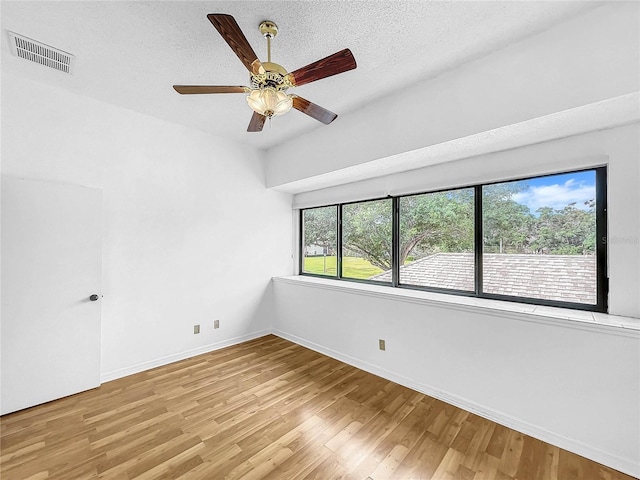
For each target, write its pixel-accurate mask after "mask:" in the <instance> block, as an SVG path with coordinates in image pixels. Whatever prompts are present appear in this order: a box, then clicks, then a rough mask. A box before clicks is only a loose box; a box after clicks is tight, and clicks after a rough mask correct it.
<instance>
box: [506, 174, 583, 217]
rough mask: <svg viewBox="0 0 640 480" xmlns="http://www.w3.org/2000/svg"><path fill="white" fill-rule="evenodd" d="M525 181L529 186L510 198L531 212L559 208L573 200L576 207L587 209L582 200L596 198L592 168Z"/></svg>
mask: <svg viewBox="0 0 640 480" xmlns="http://www.w3.org/2000/svg"><path fill="white" fill-rule="evenodd" d="M527 183H528V185H529V188H528V189H527V190H525V191H523V192H520V193H516V194H515V195H514V196H513V197H512V198H513V200H515V201H516V202H518V203H521V204H523V205H526V206H527V207H529V210H530V211H531V213H535V211H536V210H537V209H538V208H541V207H551V208H553V209H555V210H561V209H562V208H564V207H566V206H567V205H569V204H570V203H573V202H575V203H576V205H575V206H576V208H580V209H582V210H587V209H588V207H587V206H586V205H584V202H585V201H587V200H591V199H595V198H596V174H595V172H594V171H593V170H591V171H587V172H578V173H569V174H562V175H552V176H549V177H541V178H534V179H532V180H528V181H527Z"/></svg>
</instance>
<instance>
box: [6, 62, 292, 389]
mask: <svg viewBox="0 0 640 480" xmlns="http://www.w3.org/2000/svg"><path fill="white" fill-rule="evenodd" d="M53 74H56V73H55V72H54V73H53ZM261 155H262V154H261V153H260V152H258V151H256V150H254V149H251V148H245V147H241V146H238V145H236V144H233V143H231V142H228V141H226V140H224V139H221V138H216V137H212V136H208V135H206V134H204V133H201V132H197V131H192V130H189V129H186V128H184V127H181V126H178V125H174V124H170V123H166V122H163V121H160V120H157V119H154V118H151V117H147V116H144V115H141V114H138V113H135V112H132V111H129V110H126V109H123V108H120V107H116V106H113V105H108V104H105V103H102V102H99V101H95V100H92V99H89V98H86V97H80V96H76V95H74V94H70V93H68V92H65V91H62V90H60V89H57V88H53V87H50V86H47V85H44V84H39V83H35V82H32V81H29V80H26V79H24V78H21V77H20V76H17V75H16V74H14V73H12V72H9V71H4V72H3V76H2V173H3V174H6V175H12V176H20V177H26V178H34V179H41V180H51V181H55V182H64V183H71V184H78V185H85V186H91V187H96V188H101V189H103V196H104V225H103V236H104V238H103V292H102V293H103V294H104V298H103V299H102V325H103V328H102V378H103V380H107V379H112V378H116V377H119V376H123V375H126V374H129V373H132V372H134V371H139V370H143V369H145V368H149V367H151V366H153V365H156V364H158V363H166V362H169V361H172V360H176V359H178V358H182V357H185V356H188V355H191V354H194V353H197V352H200V351H206V350H209V349H213V348H216V347H218V346H221V345H225V344H228V343H233V342H236V341H240V340H242V339H246V338H250V337H252V336H257V335H261V334H264V333H265V332H269V331H270V329H271V322H272V319H271V316H270V312H271V309H270V303H271V293H270V288H271V287H270V282H269V280H270V278H271V277H272V276H274V275H283V274H290V273H291V271H292V268H293V267H292V260H291V197H290V196H289V195H286V194H282V193H278V192H272V191H268V190H266V189H265V187H264V171H263V165H262V158H261ZM214 319H219V320H220V329H218V330H215V331H214V329H213V320H214ZM194 324H200V325H201V328H202V330H201V334H200V335H194V334H193V325H194Z"/></svg>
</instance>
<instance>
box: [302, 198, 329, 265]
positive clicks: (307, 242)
mask: <svg viewBox="0 0 640 480" xmlns="http://www.w3.org/2000/svg"><path fill="white" fill-rule="evenodd" d="M302 223H303V228H304V232H303V235H304V246H305V248H306V247H309V246H311V245H318V246H319V247H323V248H325V249H326V250H325V251H326V252H328V253H329V254H333V252H332V251H333V250H335V248H336V232H337V207H335V206H333V207H320V208H310V209H308V210H305V211H304V219H303V222H302Z"/></svg>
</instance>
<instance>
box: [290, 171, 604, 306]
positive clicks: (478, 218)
mask: <svg viewBox="0 0 640 480" xmlns="http://www.w3.org/2000/svg"><path fill="white" fill-rule="evenodd" d="M589 171H593V172H595V182H596V252H595V253H596V303H595V304H586V303H574V302H565V301H559V300H547V299H541V298H533V297H520V296H512V295H503V294H494V293H486V292H484V291H483V288H482V287H483V285H482V283H483V254H484V252H483V250H484V245H483V212H482V188H483V187H485V186H489V185H495V184H500V183H508V182H517V181H523V180H533V179H539V178H545V177H551V176H555V175H566V174H574V173H581V172H589ZM461 189H473V191H474V263H475V265H474V272H475V275H474V286H475V288H474V291H466V290H453V289H447V288H438V287H427V286H420V285H412V284H402V283H400V282H399V278H400V265H399V258H400V247H399V239H400V199H401V198H403V197H409V196H414V195H422V194H428V193H438V192H448V191H454V190H461ZM384 199H390V200H391V201H392V242H391V245H392V268H391V274H392V275H391V276H392V280H391V282H380V281H372V280H368V279H356V278H348V277H343V276H342V207H343V205H350V204H355V203H365V202H370V201H377V200H384ZM329 206H335V207H336V208H337V222H336V228H337V231H336V239H337V242H336V243H337V247H336V249H337V252H336V254H337V258H336V266H337V272H336V275H322V274H316V273H308V272H304V238H303V218H304V211H305V210H309V209H310V208H308V209H307V208H305V209H300V212H299V223H300V225H299V238H300V241H299V242H298V247H299V250H298V260H299V265H298V267H299V268H298V272H299V275H304V276H310V277H320V278H327V279H332V280H341V281H348V282H357V283H366V284H369V285H379V286H389V287H395V288H403V289H408V290H420V291H426V292H434V293H445V294H448V295H460V296H465V297H473V298H485V299H489V300H501V301H507V302H514V303H524V304H531V305H539V306H549V307H560V308H570V309H574V310H585V311H592V312H600V313H607V312H608V297H609V279H608V271H607V269H608V263H607V262H608V258H607V253H608V252H607V167H606V166H598V167H589V168H581V169H578V170H568V171H560V172H553V173H547V174H543V175H533V176H526V177H518V178H509V179H504V180H497V181H492V182H486V183H481V184H473V185H463V186H456V187H451V188H443V189H435V190H428V191H422V192H413V193H407V194H403V195H397V196H392V195H388V196H386V197H376V198H368V199H365V200H358V201H351V202H344V203H330V204H327V205H320V206H318V207H312V208H321V207H329Z"/></svg>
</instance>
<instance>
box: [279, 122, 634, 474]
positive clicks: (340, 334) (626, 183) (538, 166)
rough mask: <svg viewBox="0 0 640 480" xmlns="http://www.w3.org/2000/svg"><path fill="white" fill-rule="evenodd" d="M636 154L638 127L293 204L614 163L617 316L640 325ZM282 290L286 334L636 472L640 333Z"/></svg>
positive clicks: (287, 286)
mask: <svg viewBox="0 0 640 480" xmlns="http://www.w3.org/2000/svg"><path fill="white" fill-rule="evenodd" d="M639 158H640V126H639V125H638V124H634V125H628V126H624V127H619V128H615V129H611V130H604V131H600V132H593V133H588V134H584V135H578V136H574V137H569V138H565V139H561V140H555V141H552V142H546V143H542V144H538V145H531V146H527V147H522V148H518V149H514V150H510V151H505V152H500V153H493V154H488V155H483V156H479V157H474V158H469V159H465V160H460V161H455V162H450V163H445V164H440V165H435V166H432V167H428V168H424V169H419V170H413V171H409V172H405V173H400V174H394V175H389V176H385V177H380V178H377V179H371V180H366V181H362V182H356V183H351V184H348V185H342V186H337V187H333V188H327V189H323V190H318V191H314V192H308V193H303V194H299V195H296V196H295V197H294V204H295V205H297V206H307V205H319V204H327V203H330V202H341V201H347V200H356V199H362V198H375V197H379V196H382V195H386V194H387V193H391V194H399V193H409V192H416V191H425V190H430V189H438V188H445V187H452V186H458V185H469V184H474V183H480V182H483V181H488V180H500V179H506V178H514V177H518V176H526V175H535V174H540V173H550V172H558V171H566V170H571V169H578V168H584V167H591V166H599V165H607V166H608V197H609V198H608V200H609V202H608V207H609V208H608V222H609V239H610V241H609V242H608V246H609V249H608V252H609V274H610V281H611V284H610V308H611V312H612V313H616V314H618V315H628V316H633V317H640V303H639V297H640V295H638V292H639V291H640V270H639V269H638V263H639V262H640V242H639V240H638V239H639V238H640V223H639V222H638V216H639V214H640V193H639V189H638V185H639V180H640V162H639V161H638V159H639ZM334 283H336V282H334ZM274 288H275V290H274V293H275V295H274V299H275V302H276V303H275V307H276V314H275V323H274V331H275V332H276V333H278V334H279V335H282V336H284V337H287V338H290V339H292V340H294V341H297V342H299V343H302V344H305V345H307V346H310V347H311V348H315V349H317V350H319V351H322V352H324V353H326V354H329V355H332V356H335V357H338V358H340V359H342V360H344V361H347V362H348V363H352V364H355V365H357V366H359V367H361V368H364V369H367V370H370V371H373V372H374V373H377V374H380V375H382V376H385V377H387V378H391V379H393V380H396V381H399V382H400V383H404V384H406V385H408V386H410V387H412V388H416V389H417V390H420V391H423V392H425V393H428V394H432V395H435V396H439V397H440V398H443V399H445V400H448V401H450V402H452V403H455V404H458V405H461V406H463V408H467V409H469V410H472V411H476V412H478V413H480V414H482V415H484V416H487V417H489V418H494V419H496V420H497V421H499V422H500V423H503V424H506V425H509V426H513V427H514V428H516V429H518V430H520V431H525V432H527V433H530V434H532V435H534V436H537V437H539V438H543V439H545V440H546V441H549V442H550V443H553V444H556V445H559V446H561V447H563V448H567V449H569V450H572V451H575V452H577V453H580V454H581V455H585V456H587V457H589V458H592V459H594V460H596V461H599V462H601V463H605V464H607V465H610V466H613V467H614V468H618V469H621V470H624V471H626V472H630V473H633V474H635V475H638V474H640V470H638V465H640V333H639V332H638V330H633V331H631V330H625V329H621V328H619V329H612V328H608V327H606V328H605V327H603V328H601V329H598V328H588V329H580V328H578V329H575V328H568V327H567V325H566V324H564V323H562V324H561V323H558V324H554V323H553V322H542V323H540V322H536V320H539V317H535V316H531V315H526V314H522V313H520V314H509V313H507V312H491V311H486V310H484V311H483V310H474V309H473V308H457V307H455V306H453V307H452V306H450V305H449V306H447V305H446V304H443V305H442V306H434V305H432V304H420V303H415V302H407V301H403V300H402V299H396V298H391V299H390V298H389V297H387V296H375V295H372V294H369V295H367V296H365V297H363V296H362V293H361V292H354V291H353V290H352V289H347V291H344V290H343V291H340V289H337V290H336V289H335V288H334V289H331V288H326V287H322V286H317V285H313V284H308V283H295V282H289V281H288V282H283V281H277V282H275V283H274ZM378 288H382V287H378ZM389 289H390V288H387V290H389ZM632 323H633V321H632ZM379 338H384V339H385V340H386V343H387V351H386V352H384V353H382V352H380V351H378V350H377V341H378V339H379Z"/></svg>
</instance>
